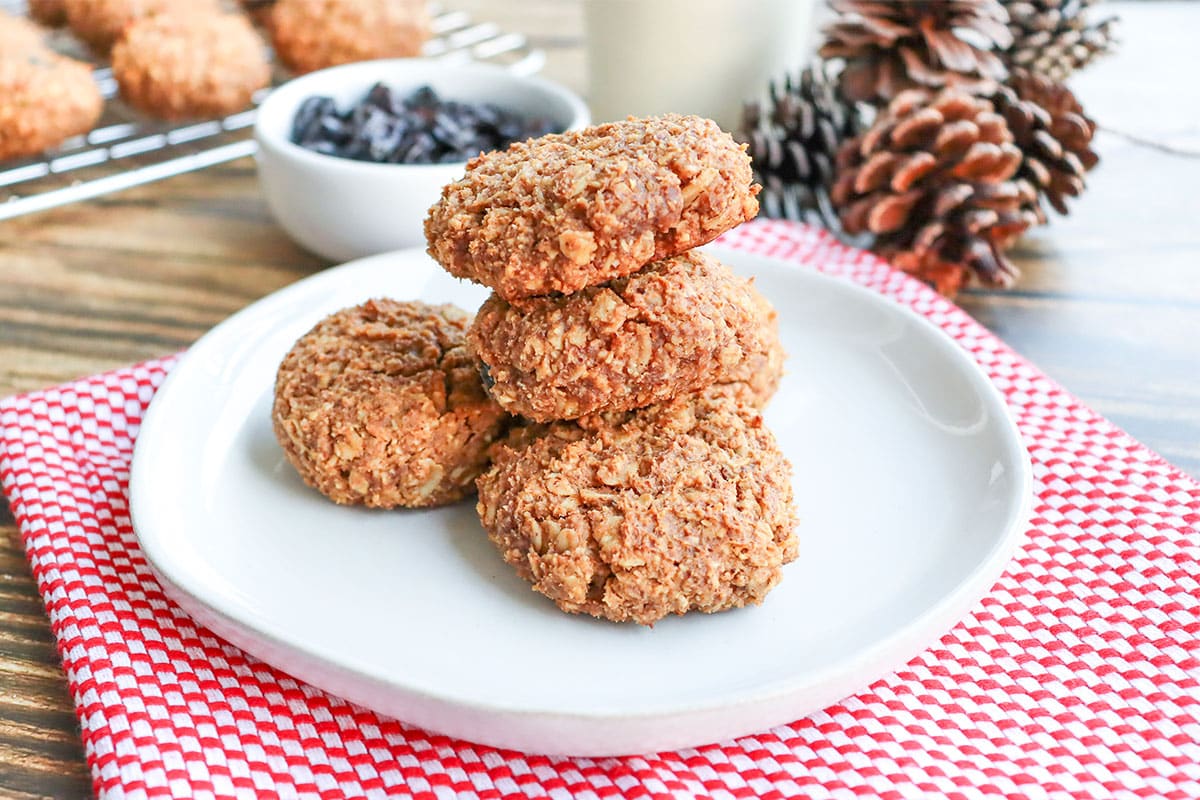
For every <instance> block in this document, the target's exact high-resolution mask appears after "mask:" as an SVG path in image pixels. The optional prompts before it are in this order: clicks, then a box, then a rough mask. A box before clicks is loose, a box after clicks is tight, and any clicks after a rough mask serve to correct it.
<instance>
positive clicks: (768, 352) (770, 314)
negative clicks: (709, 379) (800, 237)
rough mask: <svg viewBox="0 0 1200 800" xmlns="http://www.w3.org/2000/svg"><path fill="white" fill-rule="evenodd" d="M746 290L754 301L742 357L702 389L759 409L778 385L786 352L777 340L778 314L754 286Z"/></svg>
mask: <svg viewBox="0 0 1200 800" xmlns="http://www.w3.org/2000/svg"><path fill="white" fill-rule="evenodd" d="M749 290H750V296H751V299H752V301H753V303H754V322H753V324H752V325H751V326H749V327H747V328H746V329H744V330H743V331H742V339H741V342H742V349H743V351H744V352H745V357H744V358H743V359H742V360H741V361H740V362H739V363H738V364H737V365H735V366H733V367H731V368H730V369H729V371H728V372H726V373H725V374H724V375H722V376H721V377H720V378H719V379H718V380H717V382H716V383H715V384H713V385H712V386H710V387H707V388H706V389H704V390H702V392H703V393H705V394H707V395H708V396H710V397H716V396H718V395H720V396H724V397H728V398H730V399H734V400H737V401H738V402H741V403H745V404H746V405H747V406H749V407H750V408H754V409H758V410H760V411H761V410H762V409H764V408H766V406H767V403H768V402H770V400H771V398H772V397H773V396H774V395H775V391H776V390H777V389H778V388H779V381H780V379H781V378H782V377H783V362H784V361H785V360H786V359H787V353H786V352H785V351H784V349H783V342H782V341H780V339H779V314H778V313H777V312H776V311H775V308H774V306H772V305H771V304H770V303H769V302H768V301H767V298H765V297H763V296H762V295H761V294H760V293H759V291H758V290H757V289H755V288H754V287H753V286H750V287H749Z"/></svg>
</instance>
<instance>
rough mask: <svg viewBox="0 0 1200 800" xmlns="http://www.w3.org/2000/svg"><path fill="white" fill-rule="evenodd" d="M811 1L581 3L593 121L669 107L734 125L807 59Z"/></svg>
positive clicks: (730, 127)
mask: <svg viewBox="0 0 1200 800" xmlns="http://www.w3.org/2000/svg"><path fill="white" fill-rule="evenodd" d="M813 4H814V0H584V10H585V23H586V30H587V62H588V98H587V99H588V103H589V105H590V106H591V109H592V119H593V121H594V122H597V123H599V122H609V121H612V120H616V119H624V118H625V117H626V116H628V115H630V114H632V115H634V116H650V115H654V114H663V113H667V112H671V111H675V112H679V113H682V114H697V115H700V116H703V117H709V118H711V119H714V120H716V121H717V123H718V124H719V125H720V126H721V127H722V128H724V129H725V130H728V131H733V130H736V129H737V127H738V124H739V121H740V119H741V109H742V103H743V102H744V101H745V100H749V99H753V98H757V97H759V96H761V95H762V94H763V92H764V88H765V87H766V85H767V82H768V81H769V80H772V79H776V78H779V77H781V76H782V75H783V74H784V73H785V72H795V71H796V70H798V69H799V68H800V67H801V66H803V65H804V63H805V62H806V61H807V59H808V45H809V35H810V33H811V31H812V26H813Z"/></svg>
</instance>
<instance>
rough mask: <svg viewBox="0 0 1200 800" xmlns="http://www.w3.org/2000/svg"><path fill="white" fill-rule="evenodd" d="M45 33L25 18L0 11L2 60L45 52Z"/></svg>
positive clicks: (0, 54) (0, 56)
mask: <svg viewBox="0 0 1200 800" xmlns="http://www.w3.org/2000/svg"><path fill="white" fill-rule="evenodd" d="M45 49H46V43H45V36H44V32H43V31H42V29H41V28H39V27H38V26H37V25H34V24H33V23H32V22H30V21H29V20H27V19H24V18H23V17H14V16H12V15H11V14H7V13H5V11H4V10H3V9H0V59H6V58H7V59H11V58H16V57H17V56H20V55H23V54H25V53H28V52H30V51H38V50H45Z"/></svg>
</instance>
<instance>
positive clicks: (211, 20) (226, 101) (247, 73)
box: [112, 12, 271, 119]
mask: <svg viewBox="0 0 1200 800" xmlns="http://www.w3.org/2000/svg"><path fill="white" fill-rule="evenodd" d="M112 69H113V76H114V77H115V78H116V79H117V84H118V85H119V86H120V88H121V97H122V99H124V100H125V101H126V102H127V103H129V104H130V105H131V106H134V107H135V108H137V109H139V110H141V111H144V112H146V113H147V114H151V115H153V116H156V117H160V118H162V119H181V118H186V117H204V116H221V115H225V114H230V113H233V112H234V111H240V110H241V109H243V108H246V107H247V106H248V105H249V104H250V99H251V97H253V95H254V93H255V92H256V91H257V90H259V89H261V88H263V87H264V86H266V85H267V84H268V83H269V82H270V79H271V69H270V66H269V65H268V63H267V56H266V46H265V45H264V43H263V42H262V41H261V40H260V39H259V38H258V34H256V33H255V32H254V29H253V28H252V27H251V26H250V23H249V22H248V21H247V20H246V18H245V17H243V16H242V15H240V14H225V13H219V12H209V13H205V12H194V13H184V14H163V15H156V16H150V17H145V18H143V19H140V20H137V21H135V22H133V23H131V24H130V26H129V28H128V29H127V30H126V31H125V34H124V35H123V36H122V37H121V39H120V40H119V41H118V42H117V44H116V46H114V47H113V51H112Z"/></svg>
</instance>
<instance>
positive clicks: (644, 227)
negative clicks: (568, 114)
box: [425, 114, 759, 300]
mask: <svg viewBox="0 0 1200 800" xmlns="http://www.w3.org/2000/svg"><path fill="white" fill-rule="evenodd" d="M758 189H759V187H758V186H757V185H756V184H755V183H754V180H753V174H752V172H751V169H750V157H749V156H747V155H746V151H745V146H743V145H740V144H738V143H736V142H735V141H734V140H733V138H732V137H730V135H729V134H727V133H725V132H724V131H722V130H721V129H720V128H719V127H717V124H716V123H715V122H712V121H711V120H707V119H702V118H700V117H691V116H681V115H679V114H668V115H666V116H662V117H651V118H649V119H633V118H630V119H627V120H624V121H622V122H613V123H609V124H606V125H599V126H596V127H592V128H586V129H584V130H581V131H568V132H567V133H562V134H554V135H550V136H543V137H541V138H539V139H532V140H529V141H526V142H518V143H516V144H513V145H512V146H511V147H509V148H508V149H507V150H502V151H497V152H492V153H484V154H483V155H481V156H479V157H478V158H475V159H472V160H471V161H470V162H468V164H467V170H466V174H465V175H464V176H463V177H462V178H461V179H460V180H458V181H456V182H454V183H451V184H449V185H447V186H446V187H445V188H444V189H443V190H442V196H441V199H440V200H439V201H438V202H437V203H436V204H435V205H434V206H433V208H431V209H430V211H429V216H428V218H427V219H426V221H425V237H426V239H427V241H428V243H429V254H430V255H431V256H433V257H434V259H436V260H437V262H438V263H440V264H441V265H442V266H443V267H445V268H446V270H447V271H449V272H450V273H451V274H452V275H456V276H458V277H460V278H468V279H470V280H473V281H476V282H478V283H482V284H484V285H486V286H490V287H491V288H492V289H493V290H494V291H495V292H496V294H498V295H500V296H501V297H503V298H504V299H506V300H515V299H517V298H521V297H530V296H533V295H544V294H550V293H552V292H560V293H563V294H569V293H571V292H577V291H579V290H580V289H583V288H585V287H587V286H594V285H596V284H598V283H603V282H604V281H608V280H612V279H614V278H619V277H622V276H625V275H629V274H630V273H633V272H636V271H638V270H639V269H641V268H642V267H643V266H645V265H646V264H649V263H650V262H652V261H657V260H660V259H663V258H668V257H670V256H673V255H677V254H679V253H682V252H684V251H686V250H690V249H692V248H694V247H697V246H699V245H702V244H704V243H705V242H708V241H711V240H712V239H715V238H716V237H717V236H719V235H721V234H722V233H724V232H725V231H727V230H729V229H730V228H732V227H733V226H735V225H737V224H739V223H741V222H744V221H746V220H748V219H750V218H752V217H753V216H754V215H755V214H757V213H758V201H757V200H756V199H755V196H756V195H757V193H758Z"/></svg>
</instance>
